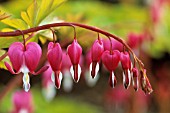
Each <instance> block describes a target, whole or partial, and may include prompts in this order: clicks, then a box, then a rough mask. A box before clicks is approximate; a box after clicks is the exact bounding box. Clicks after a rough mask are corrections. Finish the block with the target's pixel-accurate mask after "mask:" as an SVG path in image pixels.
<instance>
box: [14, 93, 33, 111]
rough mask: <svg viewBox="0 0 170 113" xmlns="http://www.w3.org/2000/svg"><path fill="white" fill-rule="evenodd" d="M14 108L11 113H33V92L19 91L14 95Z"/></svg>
mask: <svg viewBox="0 0 170 113" xmlns="http://www.w3.org/2000/svg"><path fill="white" fill-rule="evenodd" d="M12 103H13V106H14V107H13V110H12V112H11V113H33V112H34V109H33V100H32V95H31V92H25V91H17V92H15V93H14V94H13V97H12Z"/></svg>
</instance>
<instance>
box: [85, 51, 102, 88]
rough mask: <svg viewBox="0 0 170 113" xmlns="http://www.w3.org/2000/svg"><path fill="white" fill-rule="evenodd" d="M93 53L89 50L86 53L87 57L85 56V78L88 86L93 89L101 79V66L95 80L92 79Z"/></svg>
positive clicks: (97, 68)
mask: <svg viewBox="0 0 170 113" xmlns="http://www.w3.org/2000/svg"><path fill="white" fill-rule="evenodd" d="M91 53H92V52H91V51H90V50H89V51H88V52H87V53H86V56H85V62H86V66H85V72H84V78H85V81H86V83H87V85H88V86H90V87H93V86H94V85H95V84H96V82H97V81H98V79H99V72H98V71H99V64H98V66H97V67H96V69H95V71H96V74H97V75H96V76H95V77H94V78H92V76H91V69H90V68H92V67H90V65H91V64H92V58H91ZM97 72H98V73H97Z"/></svg>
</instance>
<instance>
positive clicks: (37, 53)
mask: <svg viewBox="0 0 170 113" xmlns="http://www.w3.org/2000/svg"><path fill="white" fill-rule="evenodd" d="M41 54H42V51H41V48H40V46H39V45H38V44H37V43H35V42H29V43H28V44H27V45H26V46H25V45H23V44H22V43H21V42H15V43H13V44H12V45H11V46H10V47H9V50H8V56H9V59H10V61H11V63H12V67H13V68H14V70H15V71H14V70H13V69H12V67H11V66H10V65H9V64H8V63H7V62H5V66H6V67H7V69H8V70H9V71H10V72H11V73H12V74H18V73H20V72H22V73H23V74H24V76H23V87H24V90H25V91H26V92H28V90H29V89H30V83H29V82H30V79H29V75H28V73H29V72H30V73H31V74H33V75H37V74H40V73H41V72H43V71H45V70H47V69H48V66H44V67H42V68H41V69H40V70H39V71H38V72H36V73H35V72H34V70H35V69H36V67H37V65H38V63H39V60H40V57H41Z"/></svg>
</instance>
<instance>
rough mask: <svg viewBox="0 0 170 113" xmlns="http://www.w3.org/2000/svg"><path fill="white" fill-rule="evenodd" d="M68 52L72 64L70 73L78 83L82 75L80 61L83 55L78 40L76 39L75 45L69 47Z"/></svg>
mask: <svg viewBox="0 0 170 113" xmlns="http://www.w3.org/2000/svg"><path fill="white" fill-rule="evenodd" d="M67 52H68V55H69V57H70V60H71V63H72V66H71V68H70V72H71V73H74V74H72V77H73V79H74V80H75V82H78V81H79V79H80V74H81V67H80V65H79V61H80V57H81V54H82V48H81V46H80V45H79V44H78V43H77V40H76V39H74V41H73V43H72V44H70V45H69V46H68V48H67Z"/></svg>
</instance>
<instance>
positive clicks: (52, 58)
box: [47, 42, 62, 89]
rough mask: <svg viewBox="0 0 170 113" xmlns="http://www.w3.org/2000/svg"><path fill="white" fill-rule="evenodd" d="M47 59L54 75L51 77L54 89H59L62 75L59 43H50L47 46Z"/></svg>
mask: <svg viewBox="0 0 170 113" xmlns="http://www.w3.org/2000/svg"><path fill="white" fill-rule="evenodd" d="M47 58H48V62H49V63H50V65H51V68H52V70H53V73H54V77H53V78H54V83H55V85H56V87H57V88H58V89H59V88H60V85H61V80H62V74H61V64H62V49H61V47H60V44H59V43H53V42H50V43H49V44H48V53H47Z"/></svg>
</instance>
